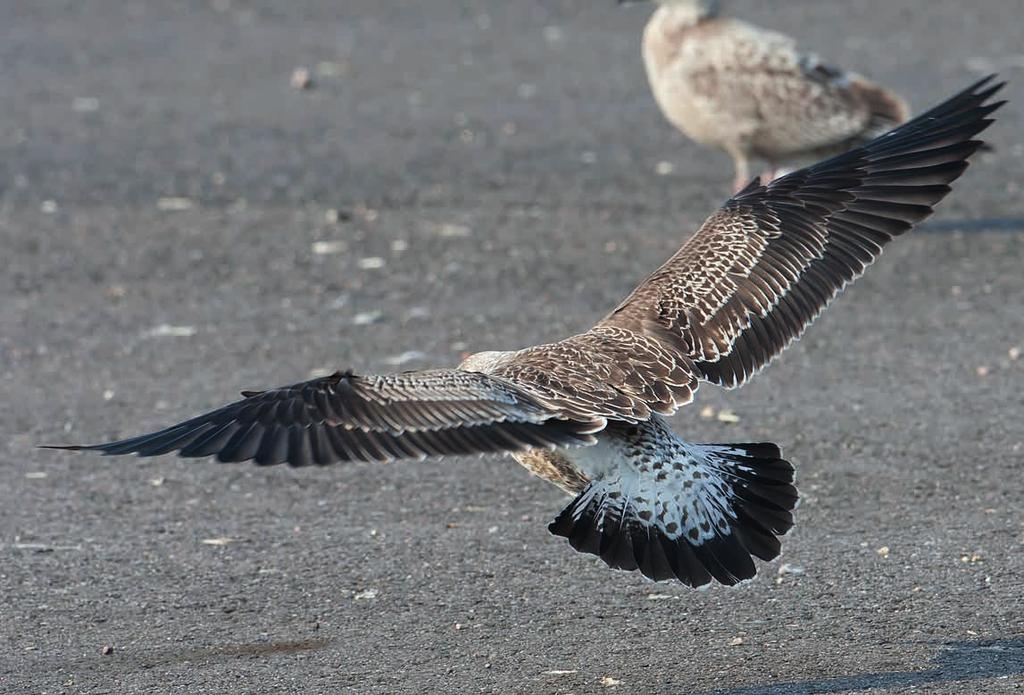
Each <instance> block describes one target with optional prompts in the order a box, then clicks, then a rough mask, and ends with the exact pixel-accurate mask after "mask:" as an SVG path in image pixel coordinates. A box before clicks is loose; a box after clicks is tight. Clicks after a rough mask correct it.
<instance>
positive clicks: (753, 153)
mask: <svg viewBox="0 0 1024 695" xmlns="http://www.w3.org/2000/svg"><path fill="white" fill-rule="evenodd" d="M656 1H657V2H658V4H659V5H660V6H659V7H658V8H657V10H656V11H655V12H654V14H653V15H652V16H651V19H650V21H649V22H648V23H647V27H646V28H645V30H644V35H643V57H644V64H645V67H646V69H647V76H648V79H649V81H650V84H651V88H652V91H653V92H654V97H655V100H656V101H657V102H658V105H659V106H660V107H661V110H662V112H663V113H664V114H665V117H666V118H667V119H668V120H669V122H671V123H672V124H673V125H674V126H676V127H677V128H679V130H681V131H682V132H683V133H684V134H685V135H687V136H688V137H689V138H691V139H692V140H694V141H696V142H698V143H701V144H703V145H708V146H711V147H717V148H719V149H722V150H724V151H726V152H727V153H728V154H729V155H730V156H731V157H732V159H733V163H734V165H735V173H736V177H735V181H734V185H735V190H739V189H740V188H742V187H743V186H745V185H746V184H747V183H748V182H749V180H750V173H749V162H750V159H751V158H755V157H757V158H761V159H764V160H766V161H768V162H769V165H770V166H771V167H772V170H774V168H775V167H777V166H778V164H779V163H780V162H783V161H786V160H791V159H796V158H808V157H821V156H825V155H827V154H835V153H837V152H842V151H845V150H847V149H850V148H851V147H854V146H856V145H859V144H862V143H864V142H866V141H867V140H870V139H871V138H873V137H875V136H877V135H879V134H881V133H882V132H883V131H885V130H888V129H889V128H891V127H893V126H895V125H897V124H899V123H902V122H904V121H906V120H907V118H908V117H909V111H908V108H907V105H906V103H905V102H904V101H903V100H902V99H900V97H899V96H897V95H896V94H894V93H893V92H891V91H889V90H887V89H885V88H883V87H880V86H879V85H876V84H874V83H872V82H871V81H869V80H867V79H865V78H864V77H861V76H860V75H857V74H855V73H851V72H846V71H844V70H840V69H838V68H834V67H830V66H827V65H824V64H822V63H820V62H819V61H818V59H817V58H816V57H815V56H813V55H810V54H806V53H802V52H801V51H800V50H798V48H797V47H796V44H795V42H794V41H793V39H791V38H789V37H788V36H785V35H783V34H780V33H778V32H775V31H770V30H767V29H762V28H760V27H756V26H753V25H751V24H748V23H746V22H742V21H739V20H736V19H731V18H725V17H721V16H719V15H718V3H717V2H712V1H711V0H656Z"/></svg>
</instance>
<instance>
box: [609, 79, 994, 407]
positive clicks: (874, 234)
mask: <svg viewBox="0 0 1024 695" xmlns="http://www.w3.org/2000/svg"><path fill="white" fill-rule="evenodd" d="M993 80H994V78H993V77H988V78H986V79H984V80H981V81H980V82H978V83H976V84H974V85H972V86H971V87H969V88H968V89H966V90H964V91H963V92H961V93H959V94H957V95H956V96H954V97H952V98H951V99H949V100H947V101H946V102H944V103H942V104H940V105H939V106H937V107H935V108H933V109H931V110H930V111H928V112H926V113H924V114H922V115H920V116H918V117H917V118H915V119H913V120H911V121H909V122H907V123H906V124H904V125H903V126H901V127H899V128H897V129H895V130H893V131H892V132H890V133H888V134H886V135H884V136H882V137H879V138H876V139H875V140H873V141H871V142H870V143H868V144H866V145H864V146H863V147H860V148H857V149H855V150H851V151H850V152H847V153H846V154H842V155H839V156H837V157H833V158H832V159H828V160H826V161H824V162H821V163H819V164H816V165H813V166H810V167H807V168H805V169H800V170H798V171H795V172H793V173H792V174H789V175H788V176H784V177H782V178H780V179H777V180H775V181H772V182H771V183H769V184H768V185H767V186H763V185H760V182H759V181H758V180H756V179H755V181H754V182H752V183H751V184H750V185H749V186H748V187H747V188H746V189H745V190H743V191H741V192H740V193H739V194H737V195H736V196H735V197H734V198H732V199H731V200H729V201H728V202H727V203H726V204H725V205H724V206H723V207H722V208H721V209H720V210H719V211H718V212H716V213H715V214H714V215H712V216H711V217H710V218H709V219H708V220H707V221H706V222H705V223H704V225H703V226H702V227H701V229H700V230H699V231H698V232H697V233H696V234H695V235H694V236H693V237H692V238H690V239H689V240H688V241H687V242H686V243H685V244H684V245H683V247H682V248H681V249H680V250H679V252H678V253H676V255H675V256H673V257H672V258H671V259H670V260H669V261H668V262H667V263H666V264H665V265H663V266H662V267H661V268H659V269H658V270H657V271H655V272H654V273H653V274H652V275H651V276H650V277H648V278H647V279H646V280H645V281H644V282H643V283H641V285H640V286H639V287H637V288H636V289H635V290H634V291H633V293H632V294H631V295H630V296H629V297H628V298H627V299H626V300H625V301H624V302H623V303H622V304H621V305H620V306H619V307H618V308H617V309H616V310H615V311H613V312H612V313H611V314H610V315H609V316H608V317H606V318H605V319H604V320H603V321H602V322H601V323H600V324H598V325H599V326H614V327H618V328H621V329H625V330H633V331H637V332H643V333H645V334H647V335H651V336H657V337H658V338H659V339H660V340H661V341H662V342H663V343H664V344H666V346H668V347H671V348H673V349H675V350H677V351H678V352H680V353H682V354H683V355H685V357H686V358H689V359H690V360H692V361H693V364H694V367H695V369H697V370H698V373H699V375H700V377H701V378H703V379H705V380H708V381H711V382H715V383H719V384H721V385H723V386H726V387H734V386H738V385H739V384H742V383H743V382H744V381H745V380H746V379H748V378H749V377H750V376H751V375H752V374H754V373H755V372H756V371H757V370H759V369H760V368H762V367H763V366H765V365H766V364H767V363H768V362H769V361H770V360H771V359H772V358H773V357H775V356H776V355H778V354H779V353H780V352H781V351H782V350H783V349H784V348H785V347H786V346H787V345H789V343H790V342H792V341H793V340H794V339H795V338H797V337H799V335H800V334H801V333H802V332H803V330H804V329H805V328H806V327H807V325H808V324H810V323H811V321H813V320H814V318H815V317H816V316H817V315H818V314H819V313H820V312H821V310H822V309H824V308H825V306H826V305H827V304H828V303H829V301H830V300H831V299H832V298H833V297H834V296H835V295H836V294H837V293H838V292H839V291H840V290H841V289H842V288H843V287H844V286H845V285H846V284H847V283H849V282H850V281H851V280H853V279H854V278H856V277H857V276H859V275H860V274H861V273H862V272H863V271H864V269H865V268H866V267H867V265H869V264H870V263H871V262H872V261H874V259H875V258H876V257H877V256H878V255H879V254H880V253H881V250H882V248H883V247H884V246H885V244H887V243H888V242H889V241H891V240H892V238H893V237H895V236H898V235H900V234H903V233H904V232H906V231H908V230H910V229H911V228H913V226H914V225H915V224H916V223H918V222H920V221H921V220H923V219H924V218H925V217H927V216H928V215H930V214H931V212H932V209H933V206H934V205H935V204H936V203H938V202H939V201H940V200H942V198H944V197H945V196H946V194H948V193H949V191H950V187H949V184H950V183H951V182H952V181H954V180H956V179H957V178H958V177H959V176H960V174H962V173H963V171H964V169H966V167H967V159H968V158H969V157H970V156H971V155H972V154H973V153H974V152H975V151H976V150H977V149H978V148H979V147H980V146H981V142H979V141H977V140H973V139H972V138H973V137H974V136H975V135H977V134H978V133H980V132H981V131H983V130H984V129H985V128H987V127H988V126H989V124H990V123H991V122H992V120H991V119H989V118H988V116H989V114H991V113H992V112H993V111H995V110H996V109H997V108H999V106H1001V105H1002V103H1003V102H995V103H989V100H990V99H991V98H992V96H993V95H994V94H995V93H996V92H998V91H999V89H1000V88H1001V87H1002V86H1003V85H1002V83H999V84H993Z"/></svg>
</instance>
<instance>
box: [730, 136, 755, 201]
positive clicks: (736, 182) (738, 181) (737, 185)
mask: <svg viewBox="0 0 1024 695" xmlns="http://www.w3.org/2000/svg"><path fill="white" fill-rule="evenodd" d="M725 151H726V152H728V153H729V156H730V157H732V165H733V169H734V170H735V172H736V177H735V178H734V179H733V181H732V192H733V193H739V192H740V191H742V190H743V188H744V187H745V186H746V185H747V184H748V183H750V162H749V161H748V160H747V153H746V152H744V151H743V148H742V147H740V145H739V143H736V142H730V143H728V144H726V145H725Z"/></svg>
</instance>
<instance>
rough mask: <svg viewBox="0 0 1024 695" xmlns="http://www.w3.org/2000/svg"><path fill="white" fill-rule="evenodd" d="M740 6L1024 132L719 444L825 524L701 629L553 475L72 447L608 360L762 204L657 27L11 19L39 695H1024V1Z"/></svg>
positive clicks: (141, 7) (13, 408)
mask: <svg viewBox="0 0 1024 695" xmlns="http://www.w3.org/2000/svg"><path fill="white" fill-rule="evenodd" d="M726 7H727V9H728V11H729V12H730V13H732V14H735V15H739V16H742V17H745V18H747V19H749V20H751V21H755V22H758V23H760V24H762V25H765V26H769V27H772V28H775V29H779V30H783V31H786V32H788V33H791V34H793V35H795V36H796V37H798V38H799V39H800V41H801V44H802V45H803V46H804V47H806V48H807V49H810V50H814V51H816V52H818V53H819V54H820V55H821V56H822V57H823V58H825V59H826V60H828V61H830V62H833V63H836V64H839V65H842V66H844V67H848V68H853V69H856V70H858V71H860V72H863V73H865V74H867V75H868V76H871V77H873V78H875V79H877V80H879V81H880V82H882V83H883V84H886V85H888V86H890V87H893V88H895V89H896V90H898V91H900V92H901V93H903V94H904V95H905V96H906V97H907V98H908V99H909V100H910V101H911V103H912V105H913V107H914V108H915V110H922V109H924V108H926V107H928V106H929V105H931V104H932V103H933V102H936V101H938V100H940V99H942V98H944V97H946V96H948V95H949V94H951V93H952V92H954V91H956V90H958V89H960V88H961V87H963V86H965V85H966V84H967V83H969V82H970V81H972V80H974V79H976V78H978V77H980V76H981V75H983V74H985V73H987V72H990V71H993V70H997V71H999V72H1000V73H1002V74H1003V75H1004V77H1006V78H1007V79H1009V80H1010V81H1011V84H1010V86H1009V87H1008V89H1007V90H1006V96H1007V97H1008V98H1009V99H1011V103H1010V104H1009V105H1008V106H1007V107H1006V108H1004V109H1003V110H1002V111H1001V112H1000V113H999V123H998V124H997V125H996V126H995V127H993V128H992V129H991V130H990V131H989V133H988V134H987V135H988V137H989V139H990V140H991V142H992V143H993V144H994V145H995V147H996V150H995V152H994V153H991V154H986V155H984V156H981V157H978V158H977V160H976V161H975V162H974V166H972V168H971V169H970V170H969V171H968V172H967V175H966V176H965V177H964V179H963V180H962V181H961V182H959V183H958V184H957V190H956V191H955V193H954V194H953V195H952V196H951V197H950V199H949V200H948V201H947V202H946V203H945V204H943V205H942V207H941V208H940V210H939V213H938V214H937V215H936V217H934V218H933V219H932V221H930V222H929V223H928V224H927V225H926V226H925V227H924V228H923V229H921V230H920V231H918V232H915V233H914V234H913V235H911V236H909V237H905V238H902V239H900V240H899V241H898V242H897V243H895V244H893V245H892V246H891V247H890V248H889V249H888V250H887V252H886V254H885V256H883V258H882V259H881V261H880V262H879V263H878V264H877V265H876V266H875V267H873V268H872V269H871V270H870V271H869V272H868V274H867V276H866V277H865V278H864V279H863V280H861V281H860V282H859V283H858V284H857V286H855V287H854V288H852V289H851V290H850V291H849V292H848V293H847V296H845V297H843V298H841V299H840V300H839V301H838V302H837V303H836V304H835V305H834V306H833V307H832V308H831V309H830V310H829V311H828V312H827V313H826V314H825V315H824V316H823V317H822V318H821V319H820V320H819V322H818V324H817V325H815V326H814V327H813V328H812V329H811V330H810V331H809V332H808V334H807V335H806V337H805V338H804V339H803V340H802V341H801V342H800V343H798V344H797V345H795V346H794V347H793V348H791V349H790V350H789V351H788V352H787V353H786V355H785V356H784V357H782V358H781V359H780V360H778V361H777V362H776V363H775V364H773V365H772V366H771V367H770V368H769V369H768V370H767V371H766V372H765V373H764V374H762V375H761V376H759V377H758V378H757V379H755V380H754V381H753V382H752V383H751V384H750V385H749V386H748V387H746V388H744V389H743V390H742V391H737V392H731V393H725V392H722V391H720V390H718V389H716V388H714V387H710V386H705V387H704V388H703V389H702V390H701V392H700V393H699V394H698V398H697V401H696V403H695V404H694V405H692V406H690V407H688V408H686V409H684V411H683V412H682V413H681V414H680V416H679V417H677V418H676V419H675V425H676V427H677V428H678V429H679V430H680V432H681V433H683V434H684V436H686V437H688V438H689V439H691V440H694V441H749V440H770V441H775V442H778V443H779V444H781V445H782V446H783V448H784V450H785V452H786V454H787V457H788V458H790V459H791V460H792V461H793V462H794V463H795V464H796V465H797V469H798V479H799V482H800V486H801V491H802V493H803V502H802V506H801V507H800V509H799V511H798V517H797V519H798V525H797V527H796V528H795V529H794V531H793V532H792V533H791V534H790V535H789V536H788V537H787V538H786V539H785V545H784V555H783V557H782V559H781V560H780V561H778V562H776V563H773V564H771V565H766V566H762V568H761V574H760V575H759V577H758V578H757V579H756V580H755V581H754V582H753V583H751V584H748V585H745V586H743V587H741V588H739V589H736V590H728V589H724V588H722V587H715V588H713V589H711V590H710V591H705V592H693V591H690V590H688V589H686V588H685V587H682V586H676V585H672V584H653V583H649V582H646V581H645V580H643V579H642V578H641V577H639V576H635V575H632V574H623V573H616V572H612V571H610V570H608V569H607V568H606V567H605V566H604V565H603V564H601V563H600V561H598V560H596V559H595V558H592V557H590V556H581V555H578V554H576V553H574V552H573V551H572V550H571V549H570V548H569V547H568V545H567V544H565V542H564V541H563V540H562V539H557V538H555V537H553V536H551V535H549V534H548V532H547V530H546V528H545V526H546V524H547V522H548V521H549V520H550V519H551V518H552V517H553V516H554V514H556V513H557V512H558V511H559V510H560V509H561V507H562V506H563V505H564V504H565V503H566V502H567V498H563V497H562V495H561V493H560V492H559V491H558V490H556V489H555V488H553V487H551V486H549V485H547V484H546V483H544V482H542V481H539V480H537V479H533V478H531V477H530V476H529V475H528V474H527V473H526V472H525V471H524V470H522V469H520V468H519V467H517V466H516V465H515V464H514V463H513V462H512V461H510V460H503V459H462V460H451V461H445V462H429V463H425V464H410V465H393V466H384V467H381V466H370V465H365V466H363V465H352V466H345V467H335V468H332V469H321V470H288V469H286V468H282V467H278V468H271V469H257V468H255V467H251V466H248V465H217V464H215V463H212V462H207V461H181V460H179V459H175V458H163V459H157V460H137V459H113V458H111V459H105V458H100V457H95V456H86V455H71V454H62V453H57V452H50V451H40V450H37V449H35V448H34V447H35V445H36V444H39V443H64V442H92V441H97V440H104V439H107V438H112V437H120V436H127V435H131V434H134V433H139V432H142V431H147V430H150V429H154V428H158V427H161V426H164V425H166V424H170V423H171V422H174V421H177V420H179V419H181V418H183V417H186V416H189V415H192V414H194V413H196V412H198V411H200V410H202V409H207V408H209V407H212V406H216V405H220V404H222V403H224V402H227V401H228V400H231V399H233V398H234V397H235V395H236V393H237V391H238V390H240V389H243V388H264V387H269V386H275V385H281V384H286V383H292V382H295V381H299V380H303V379H305V378H307V377H308V376H309V375H310V374H313V373H317V370H333V369H335V368H346V367H352V368H355V369H357V370H358V371H364V372H366V371H374V370H394V369H408V368H416V367H421V366H427V365H447V364H453V363H455V362H457V361H458V360H459V358H460V356H461V355H462V354H463V353H464V352H466V351H475V350H479V349H511V348H517V347H521V346H525V345H528V344H531V343H534V342H538V341H544V340H551V339H556V338H558V337H560V336H563V335H566V334H567V333H569V332H573V331H577V330H581V329H584V328H586V327H588V326H589V325H590V324H591V323H592V322H593V321H595V320H596V319H598V318H599V317H600V316H601V315H602V314H603V312H605V311H607V310H608V309H609V308H611V306H613V305H614V304H615V303H616V302H617V301H619V300H620V299H621V298H622V297H623V296H624V295H625V294H626V293H627V292H628V291H629V290H630V289H631V288H632V287H633V285H634V284H635V283H636V282H637V281H639V280H640V279H641V278H642V277H643V276H644V275H645V274H646V273H647V272H650V271H651V270H653V269H654V268H655V267H656V266H657V265H658V264H659V263H660V262H661V261H662V260H664V259H665V258H666V257H667V256H668V255H669V254H671V253H672V252H673V251H674V250H675V249H676V247H677V246H678V245H679V244H680V242H681V241H682V240H683V239H684V238H685V237H686V236H688V235H689V234H690V233H692V231H693V230H695V229H696V227H697V225H699V223H700V222H701V221H702V220H703V218H704V217H705V216H706V215H707V214H709V213H710V212H711V211H712V210H714V209H715V208H716V207H717V206H718V205H719V204H720V203H721V202H722V201H723V200H724V199H725V197H726V196H727V194H728V190H729V183H730V179H731V167H730V163H729V160H728V158H727V157H726V156H725V155H723V154H720V153H717V152H713V151H709V150H704V149H699V148H697V147H696V146H695V145H692V144H691V143H689V142H687V141H685V140H684V139H683V138H682V136H680V135H679V134H677V133H676V132H675V131H674V130H673V129H672V128H671V127H670V126H669V125H668V124H667V123H665V122H664V121H663V119H662V117H661V115H660V113H659V112H658V109H657V107H656V105H655V103H654V101H653V99H652V98H651V96H650V95H649V92H648V89H647V84H646V79H645V77H644V74H643V68H642V64H641V60H640V55H639V34H640V31H641V28H642V26H643V23H644V22H645V20H646V18H647V16H648V15H649V13H650V11H651V7H650V6H648V5H636V6H630V7H628V8H619V7H617V6H616V5H615V3H614V2H613V1H612V0H573V1H571V2H570V1H568V0H566V1H564V2H540V1H539V0H538V1H534V0H530V1H527V0H522V1H517V2H501V1H499V0H492V1H490V2H483V1H479V2H472V1H469V0H465V1H462V2H457V1H455V0H431V1H430V2H422V3H411V2H384V1H380V0H344V2H341V3H337V2H329V1H328V0H301V1H296V2H288V3H284V2H272V1H271V0H263V1H261V2H251V1H247V0H210V1H206V0H191V1H185V0H182V1H174V2H170V1H167V0H145V1H141V2H139V1H134V2H133V1H128V0H125V1H123V2H114V1H112V0H110V1H106V2H99V1H91V0H86V1H82V0H75V1H74V2H69V1H64V2H58V1H56V0H55V1H51V2H46V3H33V2H8V3H2V4H0V95H2V98H0V248H2V249H3V251H2V258H3V261H2V268H3V271H2V272H0V326H2V331H0V367H2V370H0V379H2V381H0V388H2V391H3V393H4V398H2V399H0V431H2V433H3V437H2V438H0V691H4V692H12V693H13V692H45V693H58V692H75V693H77V692H82V693H86V692H88V693H106V692H109V693H115V692H116V693H143V692H171V691H172V690H173V691H180V692H253V693H254V692H269V691H272V690H273V691H276V692H303V693H311V692H338V691H341V690H351V691H353V692H389V693H391V692H424V691H434V692H440V691H445V690H448V691H451V692H476V691H481V692H522V693H547V692H552V693H570V692H572V693H583V692H598V691H608V692H615V691H617V692H648V693H673V694H680V695H681V694H686V693H710V692H713V693H719V694H726V693H730V694H733V695H737V694H753V693H763V692H771V693H810V692H815V693H818V692H828V693H846V692H905V691H907V690H913V689H917V690H919V691H921V692H929V693H932V692H942V693H960V692H964V691H965V690H967V689H973V690H976V691H978V692H1007V691H1011V690H1013V689H1014V688H1020V687H1022V685H1024V628H1022V627H1021V624H1022V619H1024V605H1022V601H1021V589H1020V586H1021V578H1022V576H1024V559H1022V554H1021V550H1022V547H1021V538H1022V532H1024V512H1022V511H1021V506H1020V500H1021V497H1022V494H1024V476H1022V463H1024V425H1022V420H1021V407H1022V405H1024V396H1022V367H1024V360H1022V359H1021V358H1020V350H1021V348H1022V347H1024V312H1022V305H1024V280H1022V272H1021V267H1022V259H1024V242H1022V237H1021V232H1022V231H1024V202H1022V199H1021V193H1020V191H1021V174H1022V167H1021V158H1022V156H1024V140H1022V136H1021V133H1022V125H1024V124H1022V114H1024V111H1022V103H1024V102H1022V98H1021V91H1020V89H1021V85H1024V45H1022V43H1021V38H1020V26H1021V21H1022V15H1024V4H1022V3H1021V1H1020V0H985V1H984V2H976V3H973V4H972V5H970V6H967V5H965V4H964V3H962V2H953V1H952V0H935V1H934V2H928V3H923V2H920V1H916V0H860V1H850V2H838V1H831V2H820V1H818V0H793V1H789V2H784V1H782V0H773V1H769V2H755V1H754V0H735V1H728V2H726ZM300 67H305V68H306V69H307V70H308V71H309V74H310V77H311V79H312V85H311V88H310V89H305V90H301V89H296V88H295V87H293V86H292V85H291V84H290V81H291V80H292V76H293V72H294V71H295V69H296V68H300Z"/></svg>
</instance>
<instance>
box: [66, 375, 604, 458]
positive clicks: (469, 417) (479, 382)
mask: <svg viewBox="0 0 1024 695" xmlns="http://www.w3.org/2000/svg"><path fill="white" fill-rule="evenodd" d="M242 395H243V396H244V398H243V399H242V400H240V401H236V402H235V403H232V404H230V405H226V406H224V407H223V408H219V409H217V410H214V411H211V412H209V413H206V414H205V415H200V416H198V417H195V418H192V419H191V420H187V421H185V422H182V423H180V424H178V425H174V426H172V427H168V428H166V429H163V430H160V431H159V432H153V433H152V434H144V435H142V436H140V437H133V438H131V439H124V440H121V441H116V442H111V443H109V444H97V445H93V446H62V447H47V448H59V449H76V450H92V451H99V452H102V453H104V454H110V455H113V454H130V453H136V454H139V455H140V456H156V455H158V454H165V453H169V452H172V451H178V452H179V453H180V455H181V456H185V457H203V456H216V457H217V459H218V460H220V461H247V460H250V459H252V460H254V461H255V462H256V463H258V464H260V465H272V464H277V463H284V462H287V463H289V464H290V465H292V466H306V465H310V464H317V465H324V464H328V463H335V462H338V461H391V460H395V459H423V458H426V457H428V456H444V455H458V454H477V453H494V452H501V451H522V450H525V449H528V448H534V447H542V448H553V447H556V446H566V445H578V444H589V443H593V441H594V440H593V438H592V437H591V436H590V432H593V431H595V430H596V429H600V428H601V427H603V424H604V423H603V422H601V423H594V422H581V421H579V420H572V419H568V418H566V417H564V416H563V415H562V414H561V413H560V412H559V411H558V410H556V409H552V408H551V407H549V406H547V405H545V404H544V403H542V402H541V401H540V400H538V399H537V398H535V397H534V396H531V395H529V394H528V393H526V392H524V391H522V390H520V389H518V388H516V387H515V386H514V385H512V384H509V383H507V382H505V381H502V380H500V379H496V378H493V377H489V376H486V375H484V374H478V373H474V372H463V371H459V370H432V371H421V372H405V373H402V374H386V375H379V376H356V375H354V374H351V373H342V372H337V373H335V374H332V375H331V376H327V377H322V378H319V379H313V380H311V381H306V382H303V383H300V384H295V385H292V386H285V387H283V388H277V389H272V390H269V391H258V392H250V391H245V392H243V393H242Z"/></svg>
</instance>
